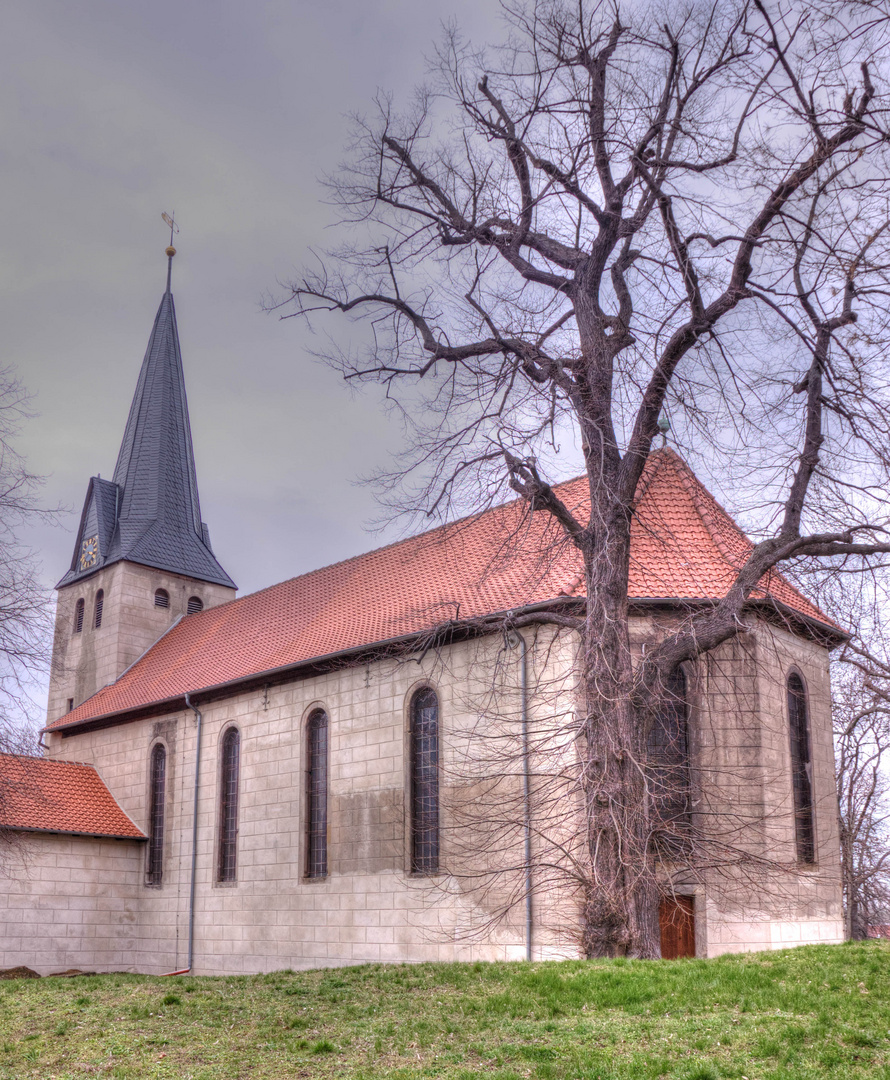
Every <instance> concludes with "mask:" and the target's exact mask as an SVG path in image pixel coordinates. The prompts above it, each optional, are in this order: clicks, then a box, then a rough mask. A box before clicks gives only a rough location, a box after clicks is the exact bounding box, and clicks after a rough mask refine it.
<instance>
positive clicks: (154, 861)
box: [145, 744, 167, 885]
mask: <svg viewBox="0 0 890 1080" xmlns="http://www.w3.org/2000/svg"><path fill="white" fill-rule="evenodd" d="M149 775H150V791H149V810H148V865H147V867H146V874H145V877H146V881H147V883H148V884H149V885H160V884H161V882H162V880H163V877H164V799H165V796H166V791H167V751H166V750H165V749H164V747H163V746H161V745H160V744H158V745H157V746H156V747H155V748H154V749H153V750H152V752H151V767H150V770H149Z"/></svg>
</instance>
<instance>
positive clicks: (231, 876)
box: [216, 728, 241, 881]
mask: <svg viewBox="0 0 890 1080" xmlns="http://www.w3.org/2000/svg"><path fill="white" fill-rule="evenodd" d="M240 765H241V735H240V733H239V732H238V729H237V728H229V730H228V731H227V732H226V733H225V735H224V736H223V744H222V762H221V766H222V768H221V770H220V798H219V859H218V861H217V872H216V880H217V881H234V880H235V870H236V862H237V854H238V773H239V770H240Z"/></svg>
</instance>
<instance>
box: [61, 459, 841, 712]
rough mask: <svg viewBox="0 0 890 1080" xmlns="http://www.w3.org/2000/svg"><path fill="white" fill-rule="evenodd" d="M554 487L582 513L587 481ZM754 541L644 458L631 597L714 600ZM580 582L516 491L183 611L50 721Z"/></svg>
mask: <svg viewBox="0 0 890 1080" xmlns="http://www.w3.org/2000/svg"><path fill="white" fill-rule="evenodd" d="M557 490H558V492H559V494H560V497H561V498H562V499H563V501H564V502H565V503H566V504H567V505H568V506H569V507H570V508H572V509H574V510H575V511H576V512H577V513H579V514H581V515H582V516H583V514H584V507H585V503H586V502H587V498H588V497H587V495H586V491H587V481H586V479H585V478H581V479H577V480H570V481H568V482H567V483H565V484H562V485H560V487H559V488H558V489H557ZM750 550H751V542H750V541H749V540H748V539H747V537H746V536H745V535H744V533H742V532H741V530H740V529H739V528H738V526H737V525H736V524H735V523H734V522H733V521H732V519H731V518H730V517H729V515H728V514H727V513H726V511H725V510H723V508H722V507H721V506H720V505H719V504H718V503H717V501H716V500H715V499H714V498H713V497H712V496H711V495H710V494H709V493H708V492H707V491H706V490H705V489H704V487H702V485H701V484H700V483H699V481H698V480H697V479H696V477H695V476H694V474H693V473H692V471H691V470H690V469H689V468H688V466H687V465H686V464H685V463H684V462H683V461H682V460H681V459H680V458H679V457H678V456H677V455H676V454H675V453H673V452H672V451H670V450H659V451H657V452H656V453H654V454H653V455H652V457H651V459H650V462H649V464H648V465H647V468H646V471H645V472H644V475H643V478H642V480H641V482H640V489H639V492H638V496H637V507H636V513H635V516H634V520H633V523H632V527H631V566H630V596H631V599H633V600H657V599H665V600H672V601H677V600H680V601H683V600H716V599H719V598H720V597H722V596H723V595H724V594H725V592H726V591H727V589H728V588H729V586H730V585H731V583H732V582H733V580H734V578H735V575H736V570H737V568H738V567H739V566H740V565H741V564H742V562H743V561H744V559H745V558H746V556H747V554H748V552H749V551H750ZM583 581H584V578H583V574H582V566H581V559H580V555H579V553H578V551H577V549H576V548H575V547H574V546H573V545H571V544H570V543H569V542H568V541H567V540H566V539H565V538H564V536H563V535H562V533H561V532H560V530H559V528H558V526H556V525H555V523H554V522H553V521H552V519H550V518H549V517H547V516H545V515H544V514H533V515H530V516H529V515H527V514H526V513H525V508H524V505H523V504H522V503H521V502H520V501H519V500H517V501H515V502H511V503H507V504H506V505H504V506H499V507H495V508H493V509H491V510H487V511H485V512H484V513H481V514H477V515H475V516H473V517H470V518H467V519H465V520H463V521H460V522H457V523H454V524H452V525H445V526H442V527H441V528H438V529H433V530H432V531H430V532H427V533H423V534H422V535H420V536H415V537H412V538H410V539H408V540H402V541H400V542H399V543H396V544H391V545H390V546H389V547H384V548H380V549H378V550H377V551H371V552H368V553H367V554H366V555H359V556H357V557H355V558H353V559H347V560H346V561H345V562H341V563H336V564H335V565H333V566H327V567H324V568H323V569H321V570H314V571H313V572H312V573H309V574H304V575H303V576H301V577H297V578H292V579H291V580H289V581H284V582H282V583H281V584H280V585H273V586H272V587H271V588H268V589H264V590H262V591H261V592H257V593H252V594H251V595H249V596H244V597H241V598H240V599H238V600H233V601H232V602H231V603H228V604H223V605H220V606H219V607H214V608H209V609H207V610H206V611H203V612H201V613H200V614H197V615H190V616H188V617H187V618H185V619H183V620H182V621H181V622H179V623H177V624H176V625H175V626H173V627H172V628H171V629H170V630H169V631H168V632H167V633H166V634H165V635H164V636H163V637H162V638H161V639H160V640H159V641H158V642H157V643H156V644H155V645H154V646H153V647H152V648H151V649H150V650H149V651H148V652H147V653H146V654H145V655H144V656H143V657H142V658H141V659H140V660H139V661H138V662H137V663H136V664H134V665H133V666H132V667H131V668H129V669H128V670H127V671H126V672H125V673H124V674H123V675H122V676H121V677H120V678H119V679H118V680H117V682H115V683H112V684H111V685H110V686H106V687H104V688H103V689H102V690H100V691H99V692H98V693H96V694H94V695H93V697H91V698H90V699H89V700H87V701H85V702H84V703H83V704H82V705H80V706H78V708H76V709H74V710H73V712H70V713H66V714H65V715H64V716H63V717H60V718H59V719H58V720H56V721H54V722H53V723H51V724H50V725H49V727H50V728H60V727H66V726H68V725H71V724H77V723H79V722H82V721H85V720H90V719H95V718H97V717H103V716H112V715H114V714H116V713H119V712H125V711H128V710H132V709H137V708H141V707H144V706H148V705H152V704H154V703H160V702H163V701H169V700H171V699H175V698H177V697H179V698H181V697H182V695H183V694H184V693H187V692H190V693H194V692H196V691H199V690H201V689H206V688H209V687H212V686H219V685H220V684H222V683H228V682H231V681H233V680H238V679H244V678H249V677H250V676H252V675H259V674H261V673H263V672H267V671H272V670H274V669H277V668H283V667H289V666H291V665H294V666H295V665H298V664H301V663H308V662H310V661H312V660H314V659H318V658H320V657H325V656H331V655H332V654H336V653H341V652H345V651H347V650H350V649H357V648H361V647H363V646H368V645H373V644H375V643H380V642H385V641H391V640H393V639H396V638H403V637H407V636H410V635H412V634H421V633H424V632H425V631H429V630H431V629H432V628H433V627H435V626H437V625H439V624H441V623H445V622H448V621H449V620H452V619H454V620H460V621H464V620H469V619H473V618H479V617H481V616H485V615H492V614H495V613H498V612H505V611H509V610H512V609H514V608H519V607H524V606H526V605H529V604H535V603H541V602H545V601H549V600H553V599H555V598H557V597H559V596H577V595H583ZM767 596H769V597H771V598H772V599H773V600H776V601H778V602H779V603H781V604H783V605H785V606H786V607H788V608H791V609H792V610H793V611H795V612H797V613H799V614H800V615H803V616H805V617H806V618H808V619H812V620H815V621H816V622H818V623H821V624H823V625H824V626H825V627H826V628H833V629H835V630H836V629H837V628H836V627H835V624H834V623H833V622H832V621H831V620H830V619H829V618H828V617H827V616H826V615H825V614H823V613H822V612H821V611H820V610H819V609H818V608H817V607H815V606H814V605H813V604H811V603H810V602H809V601H808V600H807V599H806V598H805V597H804V596H802V595H801V594H800V593H799V592H798V591H797V590H796V589H795V588H793V587H792V586H791V585H790V584H789V583H788V582H787V581H786V580H785V579H784V578H783V577H781V575H779V574H771V575H770V576H769V583H768V586H767V584H766V582H764V587H763V588H762V589H760V590H759V591H758V592H757V593H756V595H755V598H761V599H762V598H765V597H767Z"/></svg>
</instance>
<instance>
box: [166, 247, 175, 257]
mask: <svg viewBox="0 0 890 1080" xmlns="http://www.w3.org/2000/svg"><path fill="white" fill-rule="evenodd" d="M165 254H166V255H168V256H169V257H170V258H171V259H172V258H173V256H174V255H175V254H176V248H175V247H173V246H172V245H171V246H170V247H168V248H167V251H166V253H165Z"/></svg>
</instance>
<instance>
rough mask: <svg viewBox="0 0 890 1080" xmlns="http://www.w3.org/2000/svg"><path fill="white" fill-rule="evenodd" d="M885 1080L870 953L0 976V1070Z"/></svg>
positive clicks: (14, 1073) (888, 1034) (887, 996)
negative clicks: (204, 974)
mask: <svg viewBox="0 0 890 1080" xmlns="http://www.w3.org/2000/svg"><path fill="white" fill-rule="evenodd" d="M88 1076H94V1077H121V1078H127V1080H129V1078H139V1080H143V1078H149V1077H151V1078H153V1077H175V1078H176V1080H209V1078H213V1080H235V1078H245V1080H247V1078H248V1077H249V1078H250V1080H279V1078H281V1080H283V1078H285V1077H287V1078H292V1077H339V1076H349V1077H356V1078H367V1080H371V1078H375V1080H376V1078H378V1077H393V1078H399V1080H409V1078H411V1080H413V1078H416V1077H445V1078H448V1080H468V1078H470V1077H487V1078H491V1080H519V1078H525V1077H531V1078H535V1080H537V1078H541V1080H593V1078H602V1080H618V1078H621V1080H624V1078H631V1077H632V1078H634V1080H648V1078H652V1080H655V1078H662V1077H664V1078H668V1077H669V1078H671V1080H674V1078H676V1080H717V1078H721V1080H722V1078H724V1077H732V1078H735V1080H744V1078H747V1080H779V1078H782V1080H791V1078H794V1080H798V1078H801V1080H803V1078H810V1077H842V1078H843V1080H857V1078H860V1077H861V1078H863V1080H864V1078H869V1080H873V1078H883V1077H886V1078H888V1080H890V945H888V944H886V943H875V942H870V943H862V944H851V945H838V946H809V947H807V948H803V949H797V950H792V951H788V952H782V953H770V954H766V953H760V954H757V955H749V956H732V957H723V958H721V959H719V960H710V961H707V960H681V961H674V962H632V961H631V962H627V961H603V962H596V963H583V962H574V961H572V962H566V963H545V964H532V965H526V964H421V965H416V966H404V967H384V966H381V965H372V966H367V967H358V968H346V969H342V968H341V969H329V970H326V971H311V972H303V973H296V974H294V973H293V972H279V973H276V974H273V975H257V976H248V977H242V978H190V977H175V978H167V979H158V978H149V977H145V976H136V975H103V976H89V977H84V978H73V979H42V980H36V979H35V980H22V981H8V982H5V983H3V982H0V1078H2V1080H12V1078H15V1080H23V1078H26V1077H27V1078H30V1077H37V1078H39V1080H53V1078H55V1080H67V1078H78V1080H80V1078H83V1077H88Z"/></svg>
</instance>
